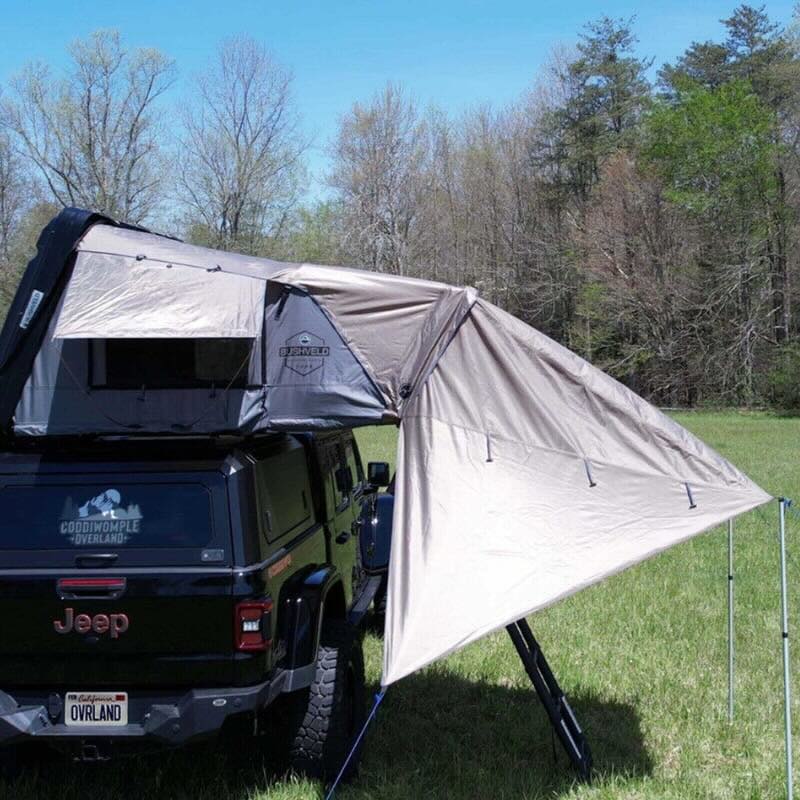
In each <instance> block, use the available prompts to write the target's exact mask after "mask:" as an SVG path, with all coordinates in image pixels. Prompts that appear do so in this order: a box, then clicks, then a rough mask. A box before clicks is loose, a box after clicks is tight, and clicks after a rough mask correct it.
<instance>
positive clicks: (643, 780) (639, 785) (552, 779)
mask: <svg viewBox="0 0 800 800" xmlns="http://www.w3.org/2000/svg"><path fill="white" fill-rule="evenodd" d="M676 416H677V419H678V420H679V421H680V422H681V423H683V424H685V425H686V426H687V427H688V428H690V429H691V430H692V431H694V432H695V433H697V434H698V435H699V436H700V437H702V438H703V439H705V440H706V441H707V442H708V443H709V444H711V445H712V446H714V447H715V448H717V449H718V450H719V451H720V452H722V453H723V454H724V455H726V456H727V457H729V458H730V459H731V460H733V462H734V463H736V464H737V465H738V466H740V467H741V468H742V469H744V470H745V471H746V472H747V473H748V474H749V475H750V476H751V477H753V478H754V479H755V480H756V481H757V482H758V483H759V484H760V485H761V486H763V487H764V488H765V489H767V490H768V491H770V492H771V493H773V494H776V495H778V494H784V495H786V496H789V497H798V498H800V462H798V458H797V456H798V444H800V420H798V419H791V418H779V417H774V416H768V415H760V414H738V413H731V412H729V413H694V414H681V415H676ZM360 440H361V445H362V450H363V454H364V458H365V460H367V459H379V458H389V457H393V456H394V452H393V448H394V431H393V430H388V429H387V430H374V431H373V430H368V431H364V432H362V433H361V434H360ZM775 519H776V508H775V507H773V506H767V507H766V508H765V509H764V510H763V511H762V512H761V513H758V512H756V513H752V514H750V515H748V516H747V517H746V518H743V519H742V520H741V521H740V522H738V523H737V557H736V569H737V583H736V593H737V632H736V647H737V714H736V721H735V724H734V725H733V726H729V725H728V723H727V719H726V702H727V682H726V674H727V643H726V635H727V627H726V592H727V589H726V583H727V581H726V558H727V544H726V537H725V534H724V533H723V531H722V530H717V531H714V532H711V533H708V534H706V535H704V536H701V537H699V538H697V539H694V540H692V541H690V542H688V543H686V544H683V545H681V546H679V547H676V548H674V549H672V550H670V551H668V552H666V553H664V554H662V555H660V556H658V557H657V558H655V559H653V560H651V561H649V562H647V563H645V564H642V565H640V566H638V567H636V568H634V569H631V570H628V571H627V572H625V573H623V574H621V575H619V576H616V577H614V578H612V579H610V580H608V581H606V582H605V583H603V584H600V585H598V586H595V587H593V588H591V589H588V590H586V591H584V592H581V593H579V594H578V595H576V596H574V597H572V598H570V599H569V600H566V601H564V602H562V603H560V604H559V605H557V606H555V607H553V608H551V609H548V610H547V611H545V612H542V613H539V614H536V615H535V616H533V617H532V618H531V626H532V628H533V630H534V632H535V633H536V634H537V636H538V638H539V640H540V641H541V643H542V645H543V648H544V651H545V653H546V654H547V655H548V657H549V659H550V662H551V665H552V666H553V669H554V671H555V673H556V675H557V676H558V678H559V679H560V681H561V683H562V686H563V688H564V689H565V691H566V693H567V695H568V697H569V698H570V700H571V701H572V704H573V707H574V708H575V710H576V712H577V715H578V718H579V719H580V720H581V722H582V723H583V724H584V727H585V728H586V729H587V732H588V735H589V738H590V743H591V746H592V749H593V752H594V758H595V765H596V777H595V780H594V782H593V784H592V785H590V786H586V785H581V784H578V783H575V782H574V780H573V776H572V773H571V772H570V770H569V769H568V767H567V765H566V758H565V756H564V755H563V754H562V753H561V752H558V762H557V763H554V760H553V750H552V745H551V738H550V731H549V728H548V725H547V723H546V720H545V716H544V712H543V711H542V709H541V708H540V706H539V705H538V702H537V701H536V699H535V697H534V695H533V692H532V689H531V688H530V685H529V683H528V682H527V678H526V677H525V676H524V674H523V672H522V667H521V665H520V663H519V661H518V659H517V657H516V654H515V652H514V651H513V649H512V646H511V643H510V641H509V640H508V637H507V636H506V635H505V633H500V634H495V635H494V636H491V637H489V638H487V639H485V640H483V641H480V642H478V643H476V644H474V645H472V646H470V647H468V648H467V649H466V650H464V651H462V652H460V653H457V654H456V655H454V656H452V657H450V658H448V659H447V660H445V661H443V662H441V663H439V664H437V665H434V666H433V667H430V668H428V669H426V670H424V671H423V672H421V673H419V674H417V675H414V676H412V677H409V678H406V679H405V680H403V681H401V682H399V683H398V684H397V685H395V686H392V687H391V688H390V689H389V691H388V694H387V696H386V699H385V700H384V703H383V705H382V707H381V712H380V714H379V716H378V720H377V723H376V724H375V725H374V727H373V729H372V730H371V732H370V734H369V738H368V743H367V749H366V753H365V757H364V761H363V766H362V769H361V776H360V779H359V780H358V782H357V783H355V784H354V785H352V786H350V787H347V788H344V789H341V790H340V792H339V793H338V797H341V798H347V800H367V798H369V799H370V800H372V799H373V798H375V799H379V798H386V799H388V798H540V797H541V798H597V799H598V800H599V798H675V799H676V800H677V798H681V800H686V799H687V798H753V799H754V800H755V798H780V797H783V792H784V789H783V786H784V778H783V758H784V756H783V709H782V683H781V675H782V672H781V661H780V623H779V600H780V598H779V582H778V549H777V539H776V533H775V525H776V523H775ZM788 541H789V551H790V554H792V557H793V561H792V562H791V563H790V570H789V581H790V591H792V590H793V585H795V584H796V582H797V581H798V580H800V521H795V520H794V519H791V520H790V523H789V528H788ZM795 595H796V593H793V594H792V598H793V599H794V597H795ZM442 602H446V595H445V594H444V593H443V597H442ZM796 608H797V606H796V605H792V609H793V611H796ZM792 621H793V622H794V624H795V629H796V630H800V628H798V627H797V626H798V625H800V616H798V615H797V614H796V613H795V614H794V619H793V620H792ZM0 635H2V634H1V633H0ZM366 650H367V668H368V679H369V681H370V684H371V689H374V688H375V687H376V685H377V683H378V680H379V676H380V642H379V640H378V639H376V638H375V637H373V636H370V637H368V638H367V641H366ZM793 661H794V664H795V670H794V674H795V676H796V675H797V669H796V668H797V665H798V664H800V641H798V642H797V644H796V645H794V653H793ZM796 688H797V692H796V697H800V681H797V687H796ZM798 712H800V709H799V708H798V704H797V703H796V704H795V718H796V719H798V718H800V713H798ZM2 791H3V790H2V789H0V793H2ZM4 791H5V795H3V796H4V797H9V798H10V797H14V798H15V800H34V798H35V799H36V800H39V799H40V798H52V800H56V799H57V800H73V799H74V800H105V798H131V799H132V798H187V799H188V798H191V800H232V799H233V798H235V799H236V800H245V799H246V798H248V799H249V798H252V799H253V800H256V798H258V799H259V800H260V799H262V798H275V800H289V799H290V798H318V797H321V796H322V794H321V790H320V788H319V787H318V786H317V785H315V784H312V783H307V782H303V781H293V780H287V779H278V778H276V777H274V776H273V775H272V774H271V773H270V770H269V768H268V767H267V766H266V765H265V764H264V763H263V762H262V760H261V759H260V758H259V757H258V756H257V754H256V752H254V751H251V750H248V749H243V750H239V751H238V752H235V751H232V750H230V749H229V750H227V751H224V752H220V751H218V749H216V748H214V747H212V746H203V747H201V748H195V749H192V750H190V751H185V752H176V753H173V754H169V755H158V756H148V757H142V758H139V759H136V760H130V761H120V762H116V763H112V764H110V765H101V766H98V767H95V768H91V769H87V768H85V767H74V766H71V765H68V764H63V763H61V762H59V761H55V762H48V763H46V764H42V765H41V766H39V767H38V768H34V769H33V770H32V771H31V772H29V773H28V774H27V775H26V777H25V778H24V779H23V780H22V782H20V783H18V784H17V785H15V786H13V787H10V788H9V787H7V788H5V790H4Z"/></svg>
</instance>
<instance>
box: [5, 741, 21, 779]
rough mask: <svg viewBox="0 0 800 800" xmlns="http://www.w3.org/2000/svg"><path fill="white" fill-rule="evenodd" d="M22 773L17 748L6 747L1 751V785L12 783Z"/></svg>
mask: <svg viewBox="0 0 800 800" xmlns="http://www.w3.org/2000/svg"><path fill="white" fill-rule="evenodd" d="M21 772H22V769H21V766H20V763H19V751H18V749H17V748H16V747H4V748H2V749H1V750H0V783H12V782H13V781H15V780H17V778H19V776H20V774H21Z"/></svg>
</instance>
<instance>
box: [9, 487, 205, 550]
mask: <svg viewBox="0 0 800 800" xmlns="http://www.w3.org/2000/svg"><path fill="white" fill-rule="evenodd" d="M213 535H214V530H213V518H212V507H211V496H210V493H209V490H208V489H207V488H206V487H205V486H203V485H202V484H199V483H176V484H168V485H165V484H147V483H136V484H128V485H126V484H119V483H113V484H112V483H102V484H101V483H97V484H90V483H81V484H80V485H75V484H58V485H38V486H20V485H15V486H5V487H3V488H2V489H1V490H0V550H65V549H66V550H71V549H75V550H81V549H83V548H98V547H103V548H106V547H108V548H114V549H126V550H127V549H141V548H148V549H150V548H166V549H171V550H174V549H178V550H180V549H183V548H203V547H205V546H206V545H207V544H209V543H210V542H211V541H212V540H213Z"/></svg>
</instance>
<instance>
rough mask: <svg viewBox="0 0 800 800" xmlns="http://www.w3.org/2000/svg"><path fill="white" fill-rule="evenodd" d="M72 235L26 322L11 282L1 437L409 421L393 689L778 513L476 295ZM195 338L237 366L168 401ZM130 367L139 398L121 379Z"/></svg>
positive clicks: (401, 489) (689, 438)
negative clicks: (10, 400)
mask: <svg viewBox="0 0 800 800" xmlns="http://www.w3.org/2000/svg"><path fill="white" fill-rule="evenodd" d="M69 213H71V214H73V215H74V214H76V213H77V212H74V211H73V212H69ZM90 220H91V221H90ZM73 221H74V220H73ZM92 222H93V223H94V224H92ZM53 224H55V223H53ZM83 225H84V228H83V229H80V225H77V228H76V229H80V230H79V233H78V234H76V235H75V236H74V239H75V241H74V242H73V243H71V244H70V246H68V247H64V248H63V249H62V250H61V251H59V252H58V253H55V252H54V251H53V248H52V247H51V248H50V249H48V247H47V246H46V245H47V241H40V252H39V256H38V257H37V259H38V261H35V262H32V264H31V266H30V267H29V272H31V274H33V275H41V274H42V271H43V270H45V271H46V269H48V268H49V269H51V270H52V269H55V270H57V271H59V275H61V276H62V279H59V278H58V276H56V275H55V274H51V275H50V278H49V279H48V286H50V287H51V288H50V289H49V290H48V291H47V292H42V294H43V298H39V299H37V300H36V303H34V305H35V306H36V308H37V309H38V308H39V307H40V304H41V308H42V309H43V310H42V311H37V310H34V312H33V313H31V310H30V308H31V302H32V300H33V298H35V295H34V294H32V292H33V291H37V290H35V289H34V287H33V283H34V282H35V279H34V278H31V279H30V280H25V279H24V280H23V284H22V287H21V289H20V294H19V295H18V297H17V299H15V303H14V305H13V306H12V310H11V312H10V314H9V319H8V320H7V322H6V327H5V328H4V331H3V336H2V339H0V354H5V356H4V359H5V360H4V361H3V362H2V363H0V378H1V377H3V375H4V374H5V375H6V376H12V377H13V376H16V380H17V382H18V383H17V384H14V381H13V380H11V379H10V378H8V377H6V381H7V382H6V386H7V389H8V393H10V394H12V395H14V396H15V397H16V399H15V408H14V418H13V430H14V432H15V434H16V435H18V436H26V435H27V436H30V435H34V436H37V435H38V436H41V435H56V434H70V433H72V434H74V433H120V432H132V431H135V432H150V433H161V432H170V433H174V432H175V431H176V430H179V431H181V432H186V433H194V434H197V433H208V432H222V431H237V432H242V433H253V432H258V431H260V430H287V429H314V428H317V429H318V428H326V427H328V428H329V427H336V426H347V425H363V424H375V423H379V422H398V421H399V423H400V445H399V450H398V461H397V481H396V492H397V494H396V504H395V519H394V536H393V542H392V556H391V567H390V577H389V601H388V608H387V623H386V639H385V650H384V676H383V681H384V684H387V683H390V682H392V681H395V680H397V679H399V678H401V677H403V676H404V675H407V674H408V673H410V672H412V671H414V670H416V669H419V668H420V667H422V666H424V665H425V664H428V663H430V662H431V661H433V660H435V659H437V658H440V657H442V656H443V655H445V654H447V653H449V652H452V651H453V650H456V649H458V648H459V647H462V646H464V645H465V644H467V643H469V642H471V641H474V640H475V639H477V638H479V637H480V636H482V635H484V634H485V633H488V632H489V631H492V630H494V629H497V628H499V627H502V626H503V625H505V624H507V623H508V622H511V621H513V620H516V619H519V618H521V617H523V616H525V615H526V614H528V613H530V612H532V611H535V610H537V609H540V608H543V607H545V606H547V605H549V604H551V603H553V602H555V601H557V600H558V599H560V598H562V597H565V596H566V595H569V594H571V593H573V592H575V591H577V590H579V589H580V588H582V587H585V586H588V585H590V584H592V583H595V582H597V581H599V580H602V579H603V578H605V577H607V576H609V575H611V574H614V573H616V572H618V571H620V570H622V569H624V568H626V567H628V566H630V565H632V564H635V563H637V562H639V561H641V560H643V559H645V558H647V557H648V556H651V555H653V554H655V553H658V552H660V551H661V550H664V549H665V548H667V547H669V546H671V545H673V544H676V543H677V542H680V541H683V540H684V539H687V538H689V537H691V536H693V535H695V534H697V533H700V532H701V531H703V530H706V529H708V528H710V527H713V526H715V525H718V524H719V523H721V522H724V521H725V520H727V519H729V518H731V517H733V516H736V515H738V514H741V513H743V512H745V511H747V510H749V509H751V508H753V507H755V506H758V505H760V504H762V503H765V502H767V501H768V500H769V499H770V497H769V495H768V494H767V493H765V492H764V491H763V490H761V489H760V488H759V487H758V486H756V485H755V484H754V483H753V482H752V481H750V480H749V479H748V478H747V477H746V476H745V475H744V474H742V473H741V472H740V471H739V470H737V469H736V468H735V467H734V466H733V465H732V464H730V463H729V462H728V461H726V460H725V459H724V458H722V457H721V456H720V455H718V454H717V453H716V452H714V451H713V450H712V449H711V448H709V447H708V446H706V445H705V444H703V443H702V442H701V441H700V440H698V439H697V438H696V437H694V436H693V435H692V434H690V433H689V432H688V431H686V430H685V429H683V428H682V427H681V426H679V425H677V424H676V423H675V422H673V421H672V420H670V419H669V418H667V417H665V416H664V415H663V414H661V413H660V412H659V411H658V410H656V409H655V408H654V407H652V406H651V405H649V404H648V403H647V402H645V401H644V400H643V399H641V398H640V397H638V396H637V395H635V394H634V393H633V392H631V391H630V390H628V389H627V388H625V387H624V386H622V385H621V384H619V383H617V382H616V381H614V380H613V379H612V378H610V377H609V376H607V375H605V374H604V373H602V372H600V371H599V370H597V369H596V368H594V367H593V366H591V365H590V364H589V363H587V362H586V361H584V360H582V359H581V358H579V357H578V356H576V355H575V354H574V353H571V352H570V351H568V350H566V349H565V348H563V347H561V346H560V345H558V344H557V343H555V342H554V341H552V340H551V339H549V338H548V337H546V336H544V335H543V334H541V333H539V332H538V331H536V330H534V329H532V328H530V327H528V326H527V325H525V324H524V323H522V322H520V321H519V320H517V319H515V318H514V317H512V316H510V315H509V314H507V313H505V312H503V311H501V310H500V309H498V308H496V307H495V306H493V305H492V304H490V303H487V302H486V301H484V300H482V299H480V298H478V297H477V295H476V293H475V292H474V290H472V289H469V288H455V287H450V286H446V285H443V284H439V283H435V282H430V281H420V280H412V279H408V278H403V277H396V276H388V275H381V274H375V273H370V272H365V271H360V270H348V269H342V268H335V267H322V266H313V265H307V264H281V263H278V262H274V261H269V260H265V259H256V258H251V257H246V256H238V255H232V254H229V253H221V252H218V251H213V250H208V249H204V248H199V247H193V246H190V245H185V244H183V243H180V242H177V241H174V240H171V239H168V238H166V237H161V236H157V235H154V234H150V233H148V232H145V231H141V230H132V229H125V228H121V227H118V226H116V225H115V224H113V222H112V221H110V220H100V221H99V222H98V220H97V218H96V217H95V218H90V217H89V216H88V215H87V216H86V217H85V218H84V222H83ZM56 228H57V226H56ZM48 230H50V228H48ZM62 238H65V240H66V239H67V238H69V237H62ZM43 239H44V236H43ZM73 255H74V256H75V257H74V259H73V258H72V256H73ZM59 259H60V261H61V263H59V264H58V265H56V266H53V264H52V263H51V262H54V261H58V260H59ZM73 262H74V266H73ZM48 264H50V267H48ZM70 270H71V271H70ZM26 277H27V276H26ZM37 313H38V314H39V319H38V320H37V319H35V315H36V314H37ZM26 317H27V324H26V325H25V326H24V328H23V326H22V323H23V322H24V321H26ZM31 319H34V322H33V323H31ZM29 326H30V327H29ZM123 339H124V340H137V341H140V342H142V343H143V344H142V348H140V349H139V350H136V349H134V350H130V349H127V350H126V349H125V348H122V349H120V348H119V347H118V346H115V345H114V344H113V343H114V342H115V341H116V340H123ZM152 339H160V340H170V341H169V342H165V343H163V344H162V345H158V343H152V342H150V340H152ZM192 340H195V341H196V342H197V344H195V345H192V344H191V341H192ZM209 340H212V341H213V340H216V341H218V342H230V341H233V340H239V341H240V342H241V343H240V344H239V345H237V347H239V348H242V347H243V348H244V351H243V352H244V353H245V359H244V361H243V362H242V364H241V365H240V369H239V370H237V371H236V372H235V373H232V372H230V371H229V372H227V373H224V372H223V373H222V374H220V375H217V373H215V372H213V370H211V367H210V366H209V367H208V370H207V372H203V370H200V371H199V372H198V374H197V375H192V376H190V377H192V378H193V379H194V378H196V379H197V380H195V382H194V383H191V385H185V386H178V385H169V382H168V381H167V382H166V383H165V382H163V381H162V382H160V383H159V381H158V380H154V378H153V375H154V374H155V373H154V371H153V370H152V369H143V367H142V364H141V363H140V362H141V361H143V360H144V361H147V360H148V359H150V358H152V359H155V360H156V361H157V360H158V359H159V358H160V357H162V358H163V356H160V353H163V352H165V349H168V348H174V347H175V342H180V343H183V344H181V347H183V348H184V349H182V350H181V351H180V352H181V353H187V354H190V355H189V356H187V358H192V359H194V360H202V359H203V358H205V356H204V355H202V353H204V352H205V351H204V350H203V349H202V347H204V346H205V344H202V343H207V342H208V341H209ZM242 340H244V341H243V342H242ZM26 342H27V344H26ZM187 342H188V343H189V349H186V348H185V343H187ZM148 343H149V344H148ZM136 346H138V345H135V346H134V347H136ZM26 347H27V351H26ZM148 347H149V348H150V349H149V350H148V349H147V348H148ZM25 352H29V363H28V362H25V361H24V359H23V358H22V357H21V356H16V361H15V354H17V353H25ZM209 352H216V351H214V349H213V348H211V349H210V350H209ZM238 352H242V351H241V350H240V351H238ZM131 353H135V354H137V355H136V357H135V358H131V359H130V361H131V363H130V364H129V365H128V364H126V365H125V367H126V368H127V367H128V366H129V367H130V369H132V370H136V369H142V373H141V374H142V375H145V376H146V380H143V384H142V386H140V387H139V386H136V387H132V386H126V385H123V384H115V383H114V381H113V376H114V375H115V374H117V373H118V372H119V371H120V370H119V369H118V365H115V364H114V363H113V362H114V360H115V359H120V358H123V357H125V354H128V357H130V354H131ZM9 354H10V355H9ZM218 360H219V359H218ZM228 360H229V361H230V359H228ZM234 360H235V359H234ZM9 365H12V366H13V370H12V369H11V367H10V366H9ZM212 366H213V365H212ZM203 369H206V367H205V366H204V367H203ZM3 370H5V373H4V372H3ZM123 371H124V370H123ZM98 373H99V374H101V377H100V379H98V377H97V375H98ZM201 373H203V374H201ZM209 374H213V375H214V378H208V375H209ZM103 376H105V377H103ZM108 376H111V377H108ZM201 378H202V380H201ZM229 379H230V380H229ZM14 386H18V388H8V387H14Z"/></svg>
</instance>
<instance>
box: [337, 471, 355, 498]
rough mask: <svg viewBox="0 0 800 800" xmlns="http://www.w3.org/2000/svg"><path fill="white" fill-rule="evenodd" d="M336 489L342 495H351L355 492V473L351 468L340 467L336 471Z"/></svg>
mask: <svg viewBox="0 0 800 800" xmlns="http://www.w3.org/2000/svg"><path fill="white" fill-rule="evenodd" d="M335 475H336V488H337V489H338V490H339V492H340V493H341V494H350V492H352V491H353V473H352V472H351V471H350V467H339V469H337V470H336V473H335Z"/></svg>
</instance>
